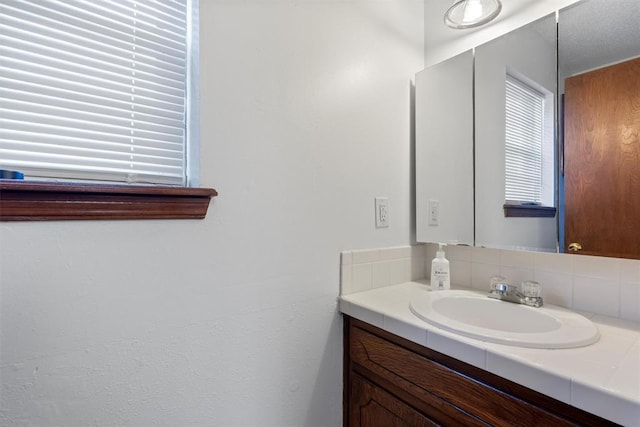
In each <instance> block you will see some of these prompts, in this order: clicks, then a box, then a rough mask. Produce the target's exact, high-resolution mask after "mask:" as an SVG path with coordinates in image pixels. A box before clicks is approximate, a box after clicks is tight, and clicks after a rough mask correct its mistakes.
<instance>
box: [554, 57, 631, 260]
mask: <svg viewBox="0 0 640 427" xmlns="http://www.w3.org/2000/svg"><path fill="white" fill-rule="evenodd" d="M564 105H565V109H564V179H565V207H566V210H565V246H566V247H565V252H570V253H580V254H584V255H602V256H613V257H621V258H637V259H640V58H637V59H633V60H630V61H626V62H623V63H620V64H616V65H612V66H608V67H605V68H600V69H598V70H595V71H591V72H587V73H584V74H581V75H578V76H574V77H570V78H568V79H566V80H565V99H564ZM572 243H578V244H579V245H580V246H581V248H582V249H581V250H578V251H570V250H569V245H570V244H572ZM573 249H577V247H576V246H574V248H573Z"/></svg>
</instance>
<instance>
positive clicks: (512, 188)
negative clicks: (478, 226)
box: [505, 74, 545, 204]
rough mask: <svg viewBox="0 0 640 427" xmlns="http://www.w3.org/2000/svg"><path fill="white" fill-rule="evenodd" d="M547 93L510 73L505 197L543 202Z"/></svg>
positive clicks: (507, 106) (507, 199)
mask: <svg viewBox="0 0 640 427" xmlns="http://www.w3.org/2000/svg"><path fill="white" fill-rule="evenodd" d="M544 103H545V95H544V94H542V93H540V92H539V91H538V90H536V89H534V88H533V87H531V86H529V85H527V84H526V83H524V82H522V81H521V80H518V79H517V78H515V77H513V76H511V75H509V74H507V78H506V127H505V141H506V143H505V145H506V146H505V200H506V201H507V203H535V204H540V203H541V201H542V178H543V177H542V167H543V142H544V141H543V139H544V134H545V132H544Z"/></svg>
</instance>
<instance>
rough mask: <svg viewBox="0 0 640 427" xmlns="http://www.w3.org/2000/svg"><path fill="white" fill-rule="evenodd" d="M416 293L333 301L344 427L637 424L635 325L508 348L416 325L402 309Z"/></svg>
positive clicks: (639, 374) (603, 326)
mask: <svg viewBox="0 0 640 427" xmlns="http://www.w3.org/2000/svg"><path fill="white" fill-rule="evenodd" d="M425 292H429V288H428V286H427V285H426V284H425V283H420V282H408V283H403V284H400V285H393V286H388V287H385V288H379V289H374V290H371V291H365V292H359V293H355V294H350V295H346V296H342V297H341V298H340V308H341V311H342V313H343V314H345V316H344V319H345V323H344V425H347V426H359V425H367V426H378V425H379V426H400V425H410V426H423V425H465V426H466V425H504V426H514V425H523V426H524V425H545V426H547V425H553V426H561V425H586V426H601V425H616V424H621V425H626V426H634V425H640V393H639V392H638V390H639V389H640V388H639V387H638V385H637V384H636V383H634V380H633V378H634V377H635V378H636V379H637V378H640V364H638V363H637V362H638V357H640V353H638V342H639V340H640V327H637V325H636V324H633V323H632V324H631V325H628V324H624V325H620V324H616V322H615V320H614V319H610V320H611V321H610V322H609V321H608V320H607V319H605V318H601V319H596V318H594V319H592V320H593V321H594V323H596V324H597V325H598V328H599V329H600V334H601V337H600V340H599V341H598V342H597V343H595V344H592V345H590V346H586V347H580V348H573V349H562V350H549V349H536V348H523V347H515V346H507V345H502V344H495V343H489V342H485V341H481V340H477V339H473V338H467V337H464V336H461V335H458V334H455V333H451V332H448V331H445V330H443V329H440V328H437V327H435V326H432V325H430V324H428V323H426V322H424V321H422V320H420V319H418V318H417V317H416V316H415V315H414V314H413V313H411V311H410V310H409V304H410V301H411V300H412V299H414V298H416V297H419V296H420V294H424V293H425ZM505 304H509V303H507V302H505ZM623 338H624V339H623ZM636 353H638V354H636ZM598 360H601V361H602V365H603V366H610V367H615V368H611V369H609V370H606V369H604V370H602V369H600V368H599V367H598ZM592 369H593V370H592ZM603 371H607V372H603ZM605 377H606V379H605ZM630 378H631V381H629V379H630Z"/></svg>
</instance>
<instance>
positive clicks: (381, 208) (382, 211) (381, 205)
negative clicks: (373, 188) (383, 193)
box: [375, 197, 389, 228]
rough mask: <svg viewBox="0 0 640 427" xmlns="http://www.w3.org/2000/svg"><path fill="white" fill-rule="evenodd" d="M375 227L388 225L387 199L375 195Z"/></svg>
mask: <svg viewBox="0 0 640 427" xmlns="http://www.w3.org/2000/svg"><path fill="white" fill-rule="evenodd" d="M375 200H376V203H375V205H376V228H383V227H388V226H389V199H388V198H386V197H376V199H375Z"/></svg>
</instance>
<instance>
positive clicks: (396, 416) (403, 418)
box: [349, 375, 437, 427]
mask: <svg viewBox="0 0 640 427" xmlns="http://www.w3.org/2000/svg"><path fill="white" fill-rule="evenodd" d="M349 417H350V423H349V426H350V427H357V426H361V427H364V426H367V427H423V426H424V427H427V426H435V425H437V424H436V423H434V422H433V421H431V420H429V419H428V418H426V417H425V416H424V415H422V414H421V413H419V412H418V411H416V410H415V409H413V408H412V407H410V406H409V405H407V404H405V403H404V402H402V401H400V400H398V399H396V398H395V397H394V396H392V395H391V394H389V393H387V392H386V391H384V390H383V389H381V388H379V387H376V386H375V385H373V384H371V383H370V382H368V381H366V380H365V379H363V378H362V377H360V376H359V375H354V376H353V377H352V378H351V407H350V408H349Z"/></svg>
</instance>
